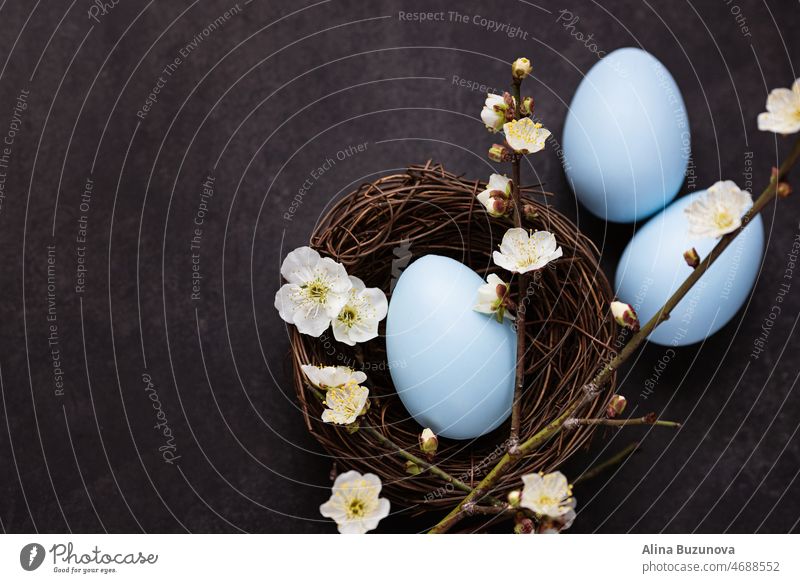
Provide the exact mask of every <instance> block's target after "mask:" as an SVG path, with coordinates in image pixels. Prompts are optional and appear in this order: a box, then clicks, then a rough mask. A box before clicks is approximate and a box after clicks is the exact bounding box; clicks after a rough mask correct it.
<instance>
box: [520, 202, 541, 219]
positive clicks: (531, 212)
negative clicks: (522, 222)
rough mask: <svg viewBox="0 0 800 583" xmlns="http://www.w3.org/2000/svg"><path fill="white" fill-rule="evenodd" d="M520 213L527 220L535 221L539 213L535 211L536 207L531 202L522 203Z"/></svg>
mask: <svg viewBox="0 0 800 583" xmlns="http://www.w3.org/2000/svg"><path fill="white" fill-rule="evenodd" d="M522 214H523V215H524V216H525V218H526V219H528V220H529V221H535V220H536V219H538V218H539V213H538V212H537V211H536V207H535V206H533V205H532V204H524V205H522Z"/></svg>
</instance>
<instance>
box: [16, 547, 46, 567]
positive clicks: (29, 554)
mask: <svg viewBox="0 0 800 583" xmlns="http://www.w3.org/2000/svg"><path fill="white" fill-rule="evenodd" d="M44 555H45V552H44V547H43V546H42V545H40V544H39V543H28V544H27V545H25V546H24V547H22V550H21V551H20V552H19V564H20V565H22V568H23V569H25V570H26V571H35V570H36V569H38V568H39V567H40V566H41V565H42V563H43V562H44Z"/></svg>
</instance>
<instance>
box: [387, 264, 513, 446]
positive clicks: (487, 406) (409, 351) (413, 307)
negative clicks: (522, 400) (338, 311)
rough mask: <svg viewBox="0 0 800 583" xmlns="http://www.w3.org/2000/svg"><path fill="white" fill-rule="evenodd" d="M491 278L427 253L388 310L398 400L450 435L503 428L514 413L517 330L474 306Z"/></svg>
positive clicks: (406, 277)
mask: <svg viewBox="0 0 800 583" xmlns="http://www.w3.org/2000/svg"><path fill="white" fill-rule="evenodd" d="M485 283H486V282H485V281H484V280H483V279H482V278H481V277H480V276H479V275H478V274H477V273H475V272H474V271H472V270H471V269H470V268H469V267H467V266H466V265H464V264H462V263H459V262H458V261H455V260H453V259H450V258H447V257H440V256H438V255H426V256H424V257H421V258H420V259H417V260H416V261H414V262H413V263H412V264H411V265H409V266H408V267H407V268H406V270H405V271H404V272H403V273H402V275H401V276H400V278H399V279H398V281H397V284H396V286H395V288H394V290H393V292H392V298H391V301H390V302H389V313H388V315H387V317H386V356H387V360H388V362H389V369H390V371H391V375H392V380H393V381H394V386H395V389H396V390H397V393H398V395H399V396H400V399H401V400H402V401H403V404H404V405H405V407H406V409H408V412H409V413H410V414H411V416H412V417H413V418H414V419H415V420H416V421H417V423H419V424H420V426H421V427H423V428H425V427H430V428H431V429H432V430H433V432H434V433H436V434H437V435H441V436H444V437H449V438H451V439H471V438H474V437H478V436H480V435H483V434H485V433H488V432H489V431H492V430H493V429H495V428H497V427H498V426H499V425H500V424H501V423H503V421H505V420H506V419H507V418H508V416H509V414H510V413H511V403H512V401H513V397H514V371H515V365H516V354H517V335H516V332H515V331H514V329H513V327H512V325H511V323H510V322H509V321H508V320H506V321H505V322H503V323H500V322H498V321H497V320H496V319H495V318H494V317H492V316H491V315H488V314H481V313H479V312H476V311H474V310H473V309H472V308H473V306H474V305H475V299H476V296H477V293H478V288H479V287H480V286H481V285H483V284H485Z"/></svg>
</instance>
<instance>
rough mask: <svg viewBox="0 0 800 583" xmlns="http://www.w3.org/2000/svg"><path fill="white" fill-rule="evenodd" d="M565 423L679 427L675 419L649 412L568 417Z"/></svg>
mask: <svg viewBox="0 0 800 583" xmlns="http://www.w3.org/2000/svg"><path fill="white" fill-rule="evenodd" d="M567 425H570V426H572V425H606V426H609V427H627V426H628V425H658V426H661V427H674V428H675V429H680V428H681V424H680V423H678V422H677V421H662V420H660V419H658V418H657V417H656V414H655V413H650V414H649V415H645V416H644V417H635V418H631V419H605V418H598V419H570V420H569V421H568V422H567Z"/></svg>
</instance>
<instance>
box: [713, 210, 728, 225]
mask: <svg viewBox="0 0 800 583" xmlns="http://www.w3.org/2000/svg"><path fill="white" fill-rule="evenodd" d="M714 224H715V225H716V226H717V227H718V228H720V229H727V228H728V227H730V226H731V225H732V224H733V217H732V216H731V214H730V213H729V212H728V211H718V212H717V213H716V214H715V215H714Z"/></svg>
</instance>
